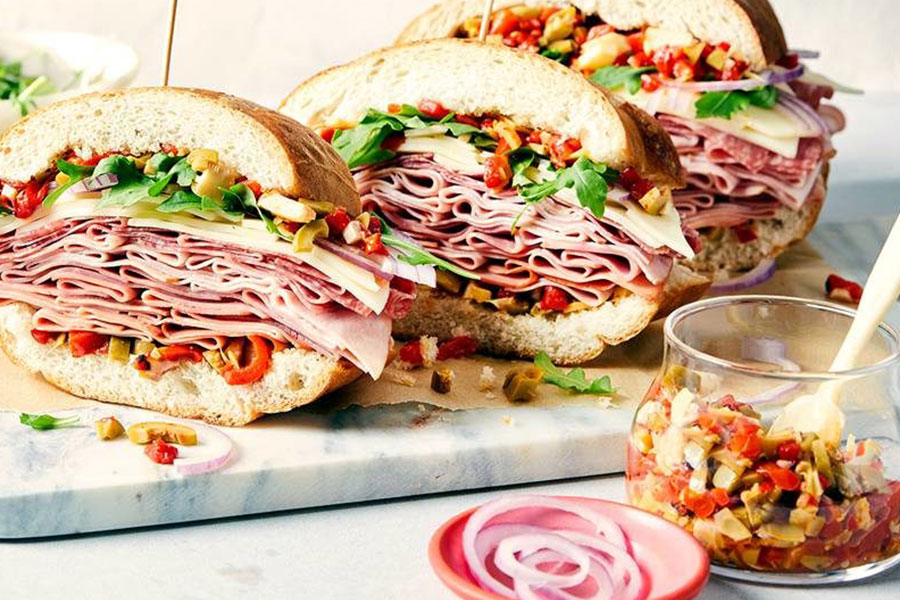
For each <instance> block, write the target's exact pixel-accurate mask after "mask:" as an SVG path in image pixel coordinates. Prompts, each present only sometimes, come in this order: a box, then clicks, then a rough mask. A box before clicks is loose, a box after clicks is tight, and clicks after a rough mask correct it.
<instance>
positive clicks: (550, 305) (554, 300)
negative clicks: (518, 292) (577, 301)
mask: <svg viewBox="0 0 900 600" xmlns="http://www.w3.org/2000/svg"><path fill="white" fill-rule="evenodd" d="M568 306H569V295H568V294H566V293H565V292H564V291H563V290H561V289H559V288H558V287H553V286H549V287H547V288H544V295H543V296H541V310H543V311H551V310H558V311H563V310H566V308H567V307H568Z"/></svg>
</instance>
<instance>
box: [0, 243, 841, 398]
mask: <svg viewBox="0 0 900 600" xmlns="http://www.w3.org/2000/svg"><path fill="white" fill-rule="evenodd" d="M830 272H831V269H830V267H829V266H828V265H827V263H825V261H823V260H822V257H821V256H820V255H819V254H818V253H817V252H816V251H815V250H813V249H812V248H811V247H810V246H809V245H808V244H806V243H802V244H799V245H798V246H796V247H794V248H792V249H791V250H789V251H788V252H786V253H785V254H784V255H782V256H781V257H780V258H779V260H778V270H777V272H776V273H775V276H774V277H773V278H772V279H771V280H769V281H768V282H766V283H765V284H763V285H760V286H758V287H756V288H753V289H751V290H748V291H747V292H746V293H753V294H780V295H786V296H801V297H806V298H814V299H823V298H824V285H825V278H826V277H827V276H828V274H829V273H830ZM662 349H663V340H662V321H657V322H655V323H653V324H652V325H651V326H650V327H649V328H648V329H647V330H645V331H644V332H643V333H642V334H641V335H639V336H638V337H637V338H635V339H633V340H630V341H628V342H626V343H624V344H622V345H620V346H617V347H612V348H608V349H607V350H606V351H605V352H604V353H603V355H602V356H601V357H600V358H598V359H597V360H596V361H594V362H593V363H591V364H590V365H586V367H585V371H586V372H587V376H588V378H592V377H599V376H601V375H609V376H610V377H611V378H612V382H613V386H614V387H615V388H616V390H617V395H616V397H615V398H614V399H613V400H614V402H615V403H616V404H620V403H628V402H629V401H636V400H640V398H641V397H642V396H643V394H644V393H645V392H646V391H647V388H648V387H649V385H650V382H651V381H652V379H653V377H654V376H655V375H656V370H657V369H658V368H659V364H660V361H661V359H662ZM524 364H527V363H526V362H525V361H516V360H506V359H494V358H486V357H481V356H476V357H472V358H468V359H461V360H452V361H445V362H443V363H441V366H446V367H449V368H451V369H452V370H453V372H454V380H453V384H452V387H451V390H450V393H448V394H438V393H436V392H434V391H432V390H431V387H430V382H431V374H432V370H431V369H418V370H415V371H401V370H400V369H398V368H396V367H388V369H387V370H386V372H385V376H384V377H382V378H381V379H380V380H379V381H377V382H373V381H372V380H371V379H370V378H368V377H366V376H363V377H361V378H360V379H359V380H357V381H356V382H355V383H353V384H351V385H350V386H348V387H346V388H344V389H343V390H340V391H338V392H335V393H334V394H332V397H331V398H329V399H328V400H327V401H326V402H327V403H328V406H330V407H333V408H334V409H340V408H343V407H346V406H349V405H352V404H356V405H360V406H375V405H379V404H397V403H402V402H423V403H427V404H432V405H434V406H438V407H441V408H447V409H451V410H460V409H474V408H490V407H494V408H498V407H504V406H509V402H507V400H506V399H505V397H504V396H503V392H502V390H501V389H500V386H501V385H502V383H503V378H504V376H505V375H506V373H507V371H509V370H510V369H511V368H513V367H515V366H520V365H524ZM485 366H489V367H492V368H493V372H494V375H495V377H496V382H495V387H494V389H493V390H492V391H482V390H480V389H479V387H480V385H479V380H480V378H481V373H482V369H483V367H485ZM409 377H411V378H412V379H413V383H412V386H409V385H404V384H402V383H398V380H400V379H404V378H409ZM564 403H565V404H572V403H580V404H585V403H588V404H590V403H594V404H597V405H599V406H606V405H607V404H608V400H607V399H603V398H597V397H591V396H573V395H570V394H568V393H566V392H564V391H562V390H559V389H558V388H556V387H555V386H550V385H543V386H541V388H540V394H539V397H538V398H537V399H536V400H535V401H534V402H532V403H531V404H532V405H534V406H554V405H558V404H564ZM92 404H96V403H94V402H92V401H88V400H84V399H81V398H77V397H75V396H72V395H70V394H68V393H66V392H63V391H61V390H58V389H56V388H55V387H53V386H52V385H50V384H49V383H47V382H46V381H44V380H43V379H42V378H40V377H36V376H32V375H28V374H27V373H25V372H24V371H23V370H22V369H20V368H17V367H15V366H14V365H12V364H11V363H10V361H9V359H8V358H7V357H6V356H5V355H3V354H2V352H0V410H3V409H6V410H17V411H26V412H50V411H54V410H62V409H67V408H77V407H81V406H90V405H92Z"/></svg>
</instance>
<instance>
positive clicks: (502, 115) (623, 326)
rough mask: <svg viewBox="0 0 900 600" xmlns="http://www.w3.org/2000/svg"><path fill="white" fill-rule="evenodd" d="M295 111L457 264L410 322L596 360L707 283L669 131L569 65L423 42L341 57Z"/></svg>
mask: <svg viewBox="0 0 900 600" xmlns="http://www.w3.org/2000/svg"><path fill="white" fill-rule="evenodd" d="M280 110H282V111H283V112H284V113H286V114H287V115H289V116H292V117H294V118H296V119H297V120H299V121H300V122H302V123H304V124H307V125H309V126H310V127H312V128H313V129H314V130H316V131H317V132H318V133H319V134H320V135H321V136H322V137H323V138H325V139H327V140H330V141H331V143H332V146H334V148H335V149H336V150H337V151H338V153H339V154H340V155H341V157H342V158H343V159H344V160H345V161H346V162H347V164H348V166H349V167H350V169H351V170H352V172H353V176H354V178H355V180H356V184H357V186H358V189H359V192H360V196H361V200H362V203H363V207H364V208H366V209H367V210H371V211H372V212H375V213H377V214H378V215H379V216H381V217H382V218H383V221H384V225H385V227H386V229H388V230H390V231H391V232H392V233H391V235H394V236H400V237H403V238H405V239H407V240H409V241H411V242H415V243H417V244H419V245H420V246H421V247H422V248H424V249H425V250H427V251H429V252H431V253H432V254H434V255H436V256H437V257H439V258H440V259H442V260H444V261H447V262H448V263H450V266H452V267H455V272H454V271H451V270H446V269H441V270H439V271H438V272H437V287H436V288H434V289H423V288H422V287H421V286H420V290H419V294H418V296H417V298H416V300H415V302H414V304H413V307H412V309H411V310H410V312H409V314H408V315H407V316H406V317H404V318H402V319H399V320H397V321H395V322H394V332H395V334H397V335H398V336H400V337H405V338H410V337H417V336H435V337H437V338H439V339H440V340H445V339H448V338H453V337H457V336H459V335H467V336H470V337H472V338H474V339H475V341H476V343H477V347H478V348H479V349H480V350H481V351H483V352H487V353H490V354H496V355H515V356H521V357H533V356H536V355H537V354H538V353H540V352H546V353H547V355H548V356H549V357H550V358H551V359H552V360H554V361H555V362H558V363H579V362H584V361H586V360H590V359H592V358H594V357H596V356H598V355H599V354H600V353H601V352H602V351H603V350H604V348H605V347H606V346H607V345H610V344H613V345H615V344H618V343H621V342H623V341H625V340H627V339H629V338H631V337H633V336H635V335H636V334H638V333H639V332H640V331H641V330H643V329H644V328H645V327H646V326H647V324H648V323H649V322H650V321H651V320H652V319H653V318H654V317H655V316H657V315H658V314H661V313H664V312H665V311H666V310H669V309H671V308H672V307H674V306H678V305H679V304H681V303H683V302H686V301H689V300H692V299H694V298H696V297H698V296H699V295H700V294H702V293H703V291H704V290H705V288H706V287H707V285H708V281H707V280H706V279H705V278H702V277H698V276H695V275H693V274H691V273H690V271H689V270H687V269H686V268H683V267H678V266H676V265H675V264H674V263H675V261H676V260H678V259H688V258H691V257H693V256H694V254H695V252H696V249H697V242H698V240H697V237H696V235H695V233H694V232H693V231H692V230H691V229H690V228H686V227H684V225H683V223H682V222H681V220H680V218H679V216H678V213H677V211H676V210H675V209H674V206H673V204H672V193H671V189H672V188H673V187H677V186H679V185H682V183H683V173H682V170H681V168H680V165H679V163H678V155H677V153H676V152H675V148H674V147H673V146H672V143H671V141H670V140H669V138H668V136H667V135H666V134H665V132H664V131H663V130H662V128H661V127H660V126H659V125H658V124H656V122H655V121H654V120H653V119H652V118H650V117H649V116H648V115H646V114H645V113H643V112H641V111H640V110H638V109H636V108H634V107H633V106H631V105H629V104H627V103H620V102H618V101H614V100H612V99H610V98H608V97H607V96H606V94H605V93H604V92H603V91H602V90H601V89H600V88H598V87H596V86H593V85H591V84H590V83H589V82H587V81H586V80H585V79H584V78H583V77H581V76H579V75H577V74H576V73H574V72H572V71H571V70H569V69H566V68H565V67H563V66H562V65H560V64H558V63H554V62H552V61H548V60H546V59H544V58H542V57H540V56H537V55H535V54H532V53H528V52H523V51H517V50H512V49H509V48H505V47H502V46H490V45H484V44H479V43H473V42H467V41H463V40H435V41H429V42H422V43H418V44H412V45H409V46H404V47H395V48H388V49H385V50H381V51H378V52H375V53H373V54H370V55H368V56H366V57H363V58H361V59H359V60H357V61H355V62H352V63H350V64H347V65H344V66H341V67H337V68H333V69H330V70H327V71H324V72H323V73H320V74H319V75H316V76H314V77H313V78H311V79H310V80H308V81H306V82H305V83H303V84H301V85H300V86H299V87H298V88H297V89H295V90H294V91H293V92H292V93H291V94H290V96H289V97H288V98H287V99H285V100H284V102H283V103H282V106H281V109H280Z"/></svg>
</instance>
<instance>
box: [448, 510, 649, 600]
mask: <svg viewBox="0 0 900 600" xmlns="http://www.w3.org/2000/svg"><path fill="white" fill-rule="evenodd" d="M522 509H527V512H528V514H529V515H531V516H532V517H536V514H535V513H534V512H533V511H534V510H538V511H543V510H545V511H548V512H559V511H561V512H565V513H569V514H571V515H574V516H576V517H578V518H579V519H580V521H581V522H582V524H583V525H585V526H587V529H588V530H590V533H588V532H586V531H575V530H571V529H551V528H549V527H543V526H537V525H533V524H530V523H524V522H523V523H520V522H502V523H495V524H491V521H493V520H494V519H496V518H498V517H501V516H503V515H507V513H510V512H512V511H519V510H522ZM504 518H507V519H508V518H509V516H506V517H504ZM492 553H493V567H494V568H495V569H496V572H499V573H502V574H504V575H505V576H506V577H508V578H509V580H510V581H511V585H510V584H507V583H506V582H504V581H501V580H500V579H498V578H497V577H495V576H494V575H493V574H492V573H491V571H490V570H489V568H488V564H489V559H490V557H491V554H492ZM463 554H464V556H465V559H466V563H467V565H468V567H469V570H470V572H471V573H472V575H473V577H474V578H475V580H476V581H477V582H478V583H479V584H480V585H481V586H482V587H483V588H485V589H487V590H490V591H492V592H494V593H496V594H499V595H501V596H503V597H506V598H514V599H522V600H601V599H609V598H613V599H621V600H639V599H642V598H644V597H646V594H647V591H648V584H647V581H646V577H645V576H644V575H643V573H642V572H641V570H640V567H639V566H638V564H637V562H636V561H635V560H634V557H633V556H632V552H631V548H630V544H629V543H628V539H627V538H626V536H625V533H624V532H623V531H622V529H621V528H620V527H619V526H618V525H617V524H616V523H615V522H614V521H613V520H612V519H610V518H608V517H606V516H604V515H602V514H600V513H599V512H597V511H594V510H591V509H590V508H587V507H585V506H583V505H581V504H579V503H577V502H570V501H566V500H561V499H557V498H552V497H547V496H535V495H525V496H513V497H508V498H501V499H499V500H495V501H493V502H489V503H488V504H485V505H484V506H482V507H481V508H479V509H478V510H476V511H475V512H474V513H472V515H471V516H470V517H469V520H468V521H467V523H466V526H465V529H464V530H463ZM547 566H550V567H551V568H550V569H547V568H546V567H547ZM541 567H545V568H541ZM563 567H565V570H562V569H563ZM576 590H578V591H577V592H576Z"/></svg>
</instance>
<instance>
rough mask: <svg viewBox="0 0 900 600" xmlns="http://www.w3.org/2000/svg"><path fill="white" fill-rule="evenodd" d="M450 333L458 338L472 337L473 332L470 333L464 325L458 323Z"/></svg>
mask: <svg viewBox="0 0 900 600" xmlns="http://www.w3.org/2000/svg"><path fill="white" fill-rule="evenodd" d="M450 335H451V336H453V337H455V338H458V337H471V335H472V334H470V333H469V330H468V329H466V328H465V327H463V326H462V325H457V326H456V327H454V328H453V329H451V330H450Z"/></svg>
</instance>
